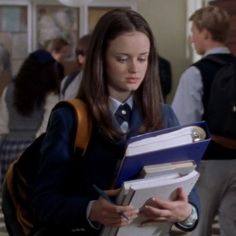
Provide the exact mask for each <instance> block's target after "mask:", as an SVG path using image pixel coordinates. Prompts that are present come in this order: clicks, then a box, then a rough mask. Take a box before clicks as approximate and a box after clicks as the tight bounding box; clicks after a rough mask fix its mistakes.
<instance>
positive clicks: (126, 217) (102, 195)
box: [93, 184, 129, 220]
mask: <svg viewBox="0 0 236 236" xmlns="http://www.w3.org/2000/svg"><path fill="white" fill-rule="evenodd" d="M93 188H94V190H95V191H96V192H97V193H98V194H99V195H100V196H101V197H103V198H104V199H106V200H107V201H108V202H110V203H114V202H113V201H112V200H111V199H110V197H109V196H108V195H107V194H106V193H105V192H104V191H103V190H102V189H100V188H99V187H98V186H97V185H95V184H93ZM120 215H121V216H122V217H124V218H125V219H126V220H129V217H128V216H127V215H126V214H125V213H124V212H121V213H120Z"/></svg>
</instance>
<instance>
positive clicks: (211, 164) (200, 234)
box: [187, 159, 236, 236]
mask: <svg viewBox="0 0 236 236" xmlns="http://www.w3.org/2000/svg"><path fill="white" fill-rule="evenodd" d="M199 172H200V178H199V181H198V183H197V190H198V193H199V196H200V200H201V214H200V221H199V224H198V226H197V228H196V229H195V230H194V231H193V232H190V233H188V234H187V235H188V236H211V226H212V223H213V220H214V217H215V216H216V214H218V215H219V224H220V232H221V233H220V235H221V236H233V235H236V159H235V160H219V161H215V160H209V161H202V162H201V164H200V167H199Z"/></svg>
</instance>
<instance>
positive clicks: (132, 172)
mask: <svg viewBox="0 0 236 236" xmlns="http://www.w3.org/2000/svg"><path fill="white" fill-rule="evenodd" d="M192 125H194V126H199V127H202V128H203V129H204V130H205V132H206V138H205V139H203V140H200V141H197V142H193V143H189V144H186V145H180V146H177V147H172V148H168V149H162V150H157V151H153V152H148V153H144V154H139V155H134V156H128V157H126V156H124V158H123V160H122V162H121V164H120V168H119V171H118V175H117V178H116V181H115V187H116V188H118V187H120V186H121V185H122V183H123V182H124V181H127V180H131V179H135V178H137V177H138V175H139V173H140V171H141V170H142V168H143V166H145V165H152V164H161V163H167V162H175V161H183V160H194V161H195V163H196V164H197V165H198V164H199V163H200V161H201V159H202V157H203V155H204V152H205V151H206V148H207V146H208V144H209V142H210V133H209V130H208V127H207V124H206V122H205V121H201V122H197V123H194V124H191V125H184V126H177V127H173V128H167V129H163V130H158V131H154V132H150V133H146V134H143V135H138V136H136V137H133V138H131V139H130V140H129V141H128V144H129V143H132V142H134V141H138V140H142V139H144V138H147V137H153V136H157V135H159V134H164V133H168V132H171V131H175V130H178V129H180V128H183V127H187V126H192Z"/></svg>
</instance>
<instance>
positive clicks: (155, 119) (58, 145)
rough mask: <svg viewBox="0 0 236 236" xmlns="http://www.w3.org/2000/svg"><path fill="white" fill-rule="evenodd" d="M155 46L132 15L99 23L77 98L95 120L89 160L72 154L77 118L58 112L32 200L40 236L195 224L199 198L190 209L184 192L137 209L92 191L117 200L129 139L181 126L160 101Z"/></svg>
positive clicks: (114, 14)
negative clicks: (140, 224)
mask: <svg viewBox="0 0 236 236" xmlns="http://www.w3.org/2000/svg"><path fill="white" fill-rule="evenodd" d="M154 41H155V40H154V38H153V34H152V32H151V29H150V27H149V25H148V23H147V22H146V20H145V19H144V18H143V17H142V16H141V15H140V14H138V13H137V12H135V11H132V10H128V9H115V10H112V11H109V12H108V13H106V14H105V15H103V16H102V17H101V18H100V20H99V21H98V23H97V25H96V27H95V29H94V31H93V34H92V38H91V42H90V47H89V50H88V53H87V58H86V64H85V68H84V71H83V79H82V83H81V87H80V90H79V94H78V98H80V99H82V101H83V102H84V103H85V104H86V105H87V108H88V111H89V115H90V116H91V120H92V126H93V127H92V133H91V138H90V142H89V144H88V148H87V150H86V153H85V156H84V157H82V156H81V150H76V152H75V153H74V137H75V130H76V128H75V125H76V121H75V114H74V112H73V110H72V109H70V107H59V108H57V109H55V110H53V112H52V113H51V117H50V121H49V125H48V129H47V136H46V137H45V139H44V140H43V144H42V147H41V155H42V162H41V163H40V171H39V174H38V179H37V184H36V186H35V191H34V194H33V207H34V212H35V222H36V224H37V228H36V229H37V231H38V232H37V233H36V235H37V236H41V235H44V236H45V235H54V234H55V235H91V236H92V235H99V233H100V231H101V229H102V226H103V225H105V226H116V227H120V226H123V225H127V224H130V223H131V222H132V221H133V219H134V218H135V217H136V216H137V214H144V215H146V216H147V217H148V219H149V220H150V222H152V221H159V220H165V221H170V222H173V223H176V225H178V227H180V228H181V229H183V230H192V229H193V228H194V227H195V226H196V224H197V218H198V214H197V209H198V202H197V197H196V195H195V194H194V192H192V194H191V196H190V200H189V201H190V202H191V204H190V203H189V201H188V198H187V196H186V194H185V193H184V192H183V190H182V189H179V190H178V195H177V196H176V199H175V200H173V201H161V200H160V199H158V196H157V198H152V199H149V201H148V202H147V203H146V207H143V208H142V210H141V211H139V210H138V209H134V208H133V207H132V206H120V205H116V204H113V203H110V202H109V201H107V200H105V199H104V198H102V197H99V195H98V193H97V192H96V191H95V190H94V188H93V184H95V185H97V186H98V187H99V188H101V189H103V190H107V193H108V194H109V195H110V196H115V195H116V194H118V190H110V189H111V187H112V183H113V180H114V177H115V176H116V174H117V167H118V165H119V163H120V161H121V159H122V158H123V155H124V153H125V147H126V145H127V139H128V138H130V137H132V136H134V135H137V134H140V133H145V132H149V131H154V130H159V129H163V128H166V127H171V126H176V125H178V122H177V120H176V117H175V115H174V113H173V112H172V110H171V109H170V107H168V106H166V105H161V103H160V101H161V94H160V87H159V81H158V71H157V57H156V55H157V52H156V48H155V45H154ZM154 97H155V98H156V99H153V98H154ZM122 114H123V116H122ZM117 116H119V119H118V118H117ZM74 157H75V158H74ZM120 213H124V214H126V216H127V217H128V218H129V220H127V219H126V218H124V217H123V216H122V215H121V214H120ZM144 227H145V226H144Z"/></svg>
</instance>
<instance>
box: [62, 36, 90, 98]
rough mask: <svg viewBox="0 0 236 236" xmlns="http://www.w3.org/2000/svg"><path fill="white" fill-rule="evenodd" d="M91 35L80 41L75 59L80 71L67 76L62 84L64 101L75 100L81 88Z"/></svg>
mask: <svg viewBox="0 0 236 236" xmlns="http://www.w3.org/2000/svg"><path fill="white" fill-rule="evenodd" d="M90 39H91V35H90V34H86V35H84V36H82V37H81V38H80V39H79V41H78V45H77V48H76V50H75V59H76V62H77V65H78V69H77V70H76V71H75V72H73V73H71V74H70V75H68V76H66V77H65V78H64V79H63V80H62V82H61V98H62V99H65V100H66V99H71V98H75V97H76V96H77V93H78V89H79V87H80V83H81V80H82V74H83V73H82V70H83V68H84V65H85V61H86V54H87V51H88V48H89V43H90Z"/></svg>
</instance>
